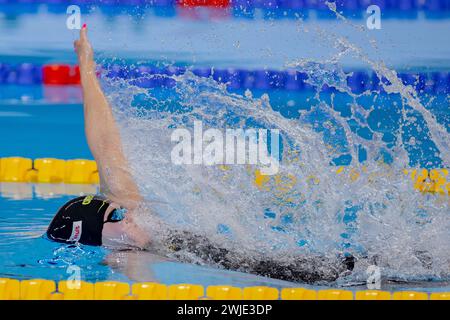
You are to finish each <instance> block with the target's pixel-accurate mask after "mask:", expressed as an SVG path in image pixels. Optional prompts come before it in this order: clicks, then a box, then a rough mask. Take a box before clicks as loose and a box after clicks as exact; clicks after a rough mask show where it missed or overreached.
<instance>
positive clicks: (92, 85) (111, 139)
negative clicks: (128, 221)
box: [75, 26, 141, 210]
mask: <svg viewBox="0 0 450 320" xmlns="http://www.w3.org/2000/svg"><path fill="white" fill-rule="evenodd" d="M75 49H76V51H77V54H78V61H79V66H80V76H81V85H82V90H83V100H84V118H85V131H86V138H87V141H88V144H89V148H90V149H91V152H92V154H93V156H94V158H95V160H96V162H97V165H98V170H99V174H100V182H101V192H102V193H104V194H105V195H106V196H107V197H108V198H109V199H110V200H112V201H114V202H117V203H118V204H120V205H121V206H123V207H125V208H127V209H129V210H132V209H134V208H135V207H136V206H137V205H138V204H139V202H140V201H141V196H140V194H139V190H138V187H137V185H136V183H135V182H134V180H133V177H132V176H131V174H130V171H129V167H128V163H127V160H126V158H125V155H124V153H123V149H122V142H121V139H120V133H119V129H118V127H117V124H116V122H115V119H114V116H113V113H112V110H111V107H110V105H109V103H108V101H107V99H106V97H105V95H104V93H103V91H102V89H101V87H100V83H99V81H98V79H97V76H96V72H95V62H94V59H93V50H92V47H91V45H90V43H89V40H88V38H87V29H86V26H83V28H82V29H81V32H80V39H79V40H77V41H75Z"/></svg>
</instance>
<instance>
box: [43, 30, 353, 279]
mask: <svg viewBox="0 0 450 320" xmlns="http://www.w3.org/2000/svg"><path fill="white" fill-rule="evenodd" d="M74 45H75V51H76V53H77V55H78V63H79V67H80V77H81V86H82V90H83V100H84V121H85V133H86V138H87V142H88V145H89V148H90V150H91V152H92V154H93V156H94V158H95V160H96V162H97V165H98V171H99V175H100V191H101V194H100V195H89V196H84V197H78V198H75V199H73V200H71V201H69V202H68V203H66V204H65V205H64V206H62V207H61V208H60V209H59V211H58V212H57V213H56V215H55V217H54V218H53V220H52V222H51V223H50V226H49V227H48V230H47V233H46V235H47V237H48V238H49V239H50V240H53V241H57V242H62V243H69V244H72V243H81V244H84V245H92V246H101V245H119V246H120V247H121V248H123V246H127V247H134V248H139V249H142V250H146V249H152V250H153V251H158V252H161V253H163V254H166V255H169V256H171V257H176V258H178V259H179V260H182V261H185V262H191V263H199V259H200V260H202V261H203V262H204V263H205V264H215V265H217V266H220V267H223V268H226V269H231V270H238V271H244V272H249V273H254V274H258V275H262V276H267V277H272V278H277V279H283V280H290V281H303V282H309V283H312V282H317V281H320V280H325V281H333V280H335V279H337V278H338V277H339V275H340V274H342V273H343V272H346V271H347V270H349V269H352V267H353V266H352V264H353V262H352V261H349V260H348V259H347V260H345V259H336V260H335V261H329V260H326V259H324V258H323V257H320V256H312V255H311V256H308V257H305V256H296V257H291V258H290V259H289V260H288V261H290V262H284V263H283V262H281V261H278V260H276V259H269V258H267V257H264V256H259V257H258V255H257V254H255V255H252V256H253V258H249V255H248V254H239V253H237V252H236V251H233V250H230V249H229V248H220V246H217V245H215V244H213V243H212V242H211V241H209V239H208V238H207V237H205V236H200V235H194V234H192V233H189V232H186V231H180V230H172V231H169V232H168V233H167V234H166V235H161V236H160V237H159V240H158V241H152V239H151V238H150V237H149V235H148V233H146V232H145V231H144V230H143V228H141V227H140V226H139V225H138V223H137V222H136V220H137V219H136V217H137V214H138V212H139V210H142V207H143V206H142V203H143V198H142V196H141V195H140V193H139V189H138V186H137V185H136V183H135V182H134V180H133V177H132V175H131V173H130V171H129V167H128V164H127V160H126V157H125V155H124V152H123V148H122V142H121V139H120V133H119V129H118V127H117V124H116V122H115V119H114V116H113V113H112V110H111V107H110V105H109V103H108V101H107V99H106V97H105V95H104V93H103V91H102V89H101V86H100V83H99V81H98V79H97V75H96V68H95V62H94V53H93V50H92V47H91V44H90V43H89V40H88V37H87V28H86V25H83V28H82V29H81V31H80V38H79V40H77V41H75V43H74ZM161 239H162V241H161ZM153 240H154V239H153ZM186 252H188V253H191V254H190V255H189V254H187V255H186V254H184V255H183V253H186ZM192 254H194V255H195V256H196V257H197V258H198V259H193V260H192V261H188V260H189V259H188V258H186V257H189V256H192ZM255 257H258V258H255ZM285 261H286V260H285Z"/></svg>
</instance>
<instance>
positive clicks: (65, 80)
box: [42, 64, 80, 85]
mask: <svg viewBox="0 0 450 320" xmlns="http://www.w3.org/2000/svg"><path fill="white" fill-rule="evenodd" d="M42 82H43V83H44V84H45V85H75V84H80V70H79V68H78V66H71V65H68V64H50V65H45V66H43V68H42Z"/></svg>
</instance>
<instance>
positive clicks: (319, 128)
mask: <svg viewBox="0 0 450 320" xmlns="http://www.w3.org/2000/svg"><path fill="white" fill-rule="evenodd" d="M49 8H50V9H49ZM49 8H45V7H41V9H40V11H35V10H34V9H33V10H30V11H27V10H22V11H21V10H13V9H11V7H8V8H6V9H5V7H4V5H3V8H2V5H0V9H2V10H0V12H2V13H3V14H2V15H0V25H1V29H0V62H6V63H12V64H14V63H22V62H31V63H36V64H44V63H50V62H64V63H76V60H75V57H74V54H73V51H72V48H71V46H72V41H73V40H74V39H75V38H76V33H75V32H74V31H69V30H67V29H65V28H64V21H65V15H64V13H61V12H60V11H58V10H60V9H58V8H56V9H54V8H52V7H49ZM103 9H104V8H103ZM55 10H56V11H55ZM19 12H20V13H19ZM119 12H120V11H119V9H114V8H112V7H108V8H107V10H103V11H102V10H100V11H98V10H97V11H95V10H94V11H92V12H90V13H89V14H86V16H85V19H86V21H87V22H88V25H89V32H90V34H91V36H92V41H93V43H94V46H95V48H96V50H97V58H98V60H99V61H100V62H105V61H108V62H109V61H115V60H118V62H121V63H125V64H128V65H130V64H133V63H141V62H145V63H151V64H157V63H162V64H163V65H166V64H169V65H170V64H178V65H188V66H190V65H194V66H202V65H205V66H215V67H229V66H231V67H243V68H249V69H252V68H275V69H278V68H285V67H286V64H287V63H288V62H292V61H297V60H298V59H309V60H312V61H316V60H317V61H326V60H327V59H328V58H329V57H330V56H332V55H333V54H334V53H335V49H336V48H334V47H333V46H330V45H329V43H328V42H327V41H328V38H326V39H325V38H318V37H317V34H316V33H314V32H312V31H311V30H314V28H322V29H323V30H327V31H328V32H329V33H330V37H333V34H332V33H335V34H337V35H339V36H345V37H347V38H348V39H349V41H351V43H353V44H356V45H359V46H361V47H363V48H366V47H368V42H367V36H368V34H367V32H362V33H361V32H357V31H355V30H354V28H353V27H352V26H349V25H348V24H344V23H340V22H339V21H338V20H336V19H332V18H328V19H325V20H317V19H314V17H313V15H312V17H308V19H306V20H305V21H306V23H305V25H304V26H303V27H305V28H307V29H309V31H305V30H304V29H302V28H300V29H298V25H297V22H296V20H295V19H275V20H271V19H263V18H261V19H258V18H255V19H243V20H242V19H241V20H240V19H236V18H233V19H223V20H222V19H218V20H217V19H216V20H212V21H210V20H208V19H198V20H195V19H191V18H186V17H184V18H183V17H180V16H179V15H175V14H173V15H158V14H155V12H154V11H150V12H149V13H145V12H144V13H142V15H141V16H139V17H140V18H134V19H133V18H131V17H130V16H129V15H127V14H119ZM256 16H258V15H256ZM355 21H356V22H355ZM363 22H364V21H363V20H361V18H359V19H356V20H352V23H363ZM411 30H414V32H411ZM448 32H450V19H448V18H446V17H445V16H444V17H441V18H440V19H423V18H420V17H419V18H414V19H411V20H407V21H402V20H397V19H389V20H386V21H384V22H383V29H382V30H381V31H373V32H371V33H369V37H370V38H373V39H375V40H376V41H377V44H378V47H377V49H373V48H372V47H369V48H370V49H368V52H367V54H368V56H369V57H370V58H376V59H377V60H378V59H379V60H382V61H384V62H385V63H386V64H387V65H388V66H389V67H391V68H393V69H395V70H397V71H401V72H432V71H448V70H450V59H449V56H450V44H449V42H448V39H447V38H448ZM418 43H420V45H418ZM5 44H7V45H5ZM324 64H326V63H324ZM340 68H344V69H346V70H354V69H361V68H367V65H366V63H365V62H364V61H362V60H361V59H356V58H354V57H353V56H351V55H349V56H346V57H345V58H343V59H342V60H341V61H339V67H338V69H340ZM183 81H184V80H181V82H183ZM117 88H118V87H117V86H114V84H113V85H112V89H113V90H111V88H110V91H109V92H108V93H109V94H113V93H114V90H116V89H117ZM209 89H211V92H213V90H215V89H216V88H209ZM130 90H131V89H130V88H125V90H124V94H126V95H128V94H130ZM158 90H159V89H155V90H153V91H152V95H153V96H156V97H161V96H164V93H163V92H159V91H158ZM214 92H215V91H214ZM233 93H236V94H238V95H239V96H241V97H242V96H243V95H244V94H245V92H244V91H243V90H241V91H233ZM265 93H267V94H268V96H269V99H270V105H271V108H272V109H273V110H274V111H275V112H277V113H278V112H279V114H281V116H282V117H283V118H286V119H290V120H298V121H299V123H302V125H303V124H305V125H306V124H308V125H312V126H313V127H314V128H315V132H319V133H323V134H324V140H323V141H321V144H324V143H327V144H329V145H331V146H332V147H334V148H337V149H338V150H339V152H337V153H339V156H337V155H336V157H334V158H333V159H332V160H333V161H332V162H333V164H332V165H331V166H330V167H327V168H335V167H334V165H347V164H349V163H350V162H351V160H352V158H351V157H350V155H349V152H347V151H348V150H347V149H348V145H349V142H348V141H347V139H346V138H345V132H344V131H343V130H341V131H339V129H338V130H337V132H331V131H332V130H331V129H330V128H329V127H327V126H325V124H326V123H328V120H330V121H331V122H332V120H333V119H334V118H338V117H331V116H330V114H329V113H328V112H326V110H325V111H324V109H322V108H316V106H317V105H318V104H319V101H320V102H323V103H325V104H326V105H327V106H329V105H331V100H333V103H334V104H333V105H334V110H335V111H336V113H337V114H338V115H339V117H342V119H345V122H347V123H348V126H349V128H350V130H351V132H352V135H353V136H354V137H359V138H361V139H362V140H361V141H362V143H361V147H360V148H358V152H357V157H358V159H357V161H356V162H357V163H362V164H364V163H366V157H367V153H368V150H366V149H365V146H367V145H369V146H370V143H369V142H370V141H372V136H373V135H375V134H380V135H381V137H382V141H383V143H384V144H385V146H386V152H385V153H380V154H381V156H382V157H383V160H384V161H385V162H387V163H390V162H394V163H395V157H396V156H397V154H396V149H395V148H394V147H395V145H396V142H397V141H398V139H399V138H400V137H401V139H402V140H403V145H404V146H405V149H406V151H407V153H408V156H409V158H408V162H407V163H405V166H407V167H414V168H415V167H421V168H440V167H448V163H445V162H443V160H442V157H441V156H440V155H439V152H437V147H436V144H435V142H434V141H433V140H432V139H430V137H429V135H428V131H427V130H428V129H427V126H426V125H425V120H424V117H423V115H422V114H421V113H420V112H418V111H417V110H415V111H414V110H412V108H410V107H408V106H406V107H405V109H406V110H407V111H408V113H410V115H409V116H413V117H414V118H416V120H417V122H414V123H413V124H411V123H409V122H407V121H405V120H404V119H403V120H402V115H403V113H402V112H404V111H405V109H402V108H401V105H402V98H401V96H400V95H399V94H387V93H378V94H377V98H376V100H374V97H373V96H370V97H367V96H363V97H359V98H357V103H358V104H359V105H360V106H362V110H359V111H361V113H360V114H358V115H357V116H356V117H355V115H354V114H353V109H352V102H353V101H352V99H349V96H348V95H347V94H344V93H334V94H333V95H332V94H331V93H330V92H327V91H321V92H320V95H319V97H317V96H316V92H315V91H312V90H310V91H302V92H288V91H284V90H271V91H269V92H266V91H264V90H263V91H258V90H253V92H252V94H253V97H255V98H260V97H262V96H263V95H264V94H265ZM180 96H181V98H180ZM419 96H420V99H421V102H422V103H423V105H425V106H426V109H427V110H430V111H431V113H432V114H433V115H434V116H435V117H436V120H437V122H438V123H439V124H440V125H441V126H442V127H443V128H444V129H445V130H446V132H447V134H448V132H449V131H450V112H449V98H448V92H446V93H445V92H444V93H441V94H435V93H431V94H430V93H419ZM174 97H175V99H174V101H172V102H171V103H173V104H174V105H176V103H177V102H179V100H178V101H177V100H176V99H183V96H182V95H180V94H178V95H177V94H175V95H174ZM166 98H167V97H164V99H166ZM184 98H188V99H191V100H195V98H192V97H191V96H187V97H186V96H184ZM219 98H228V96H226V95H223V94H222V95H220V97H219ZM80 99H81V93H80V89H79V88H77V87H70V86H69V87H44V86H14V85H0V157H8V156H22V157H29V158H33V159H34V158H41V157H55V158H62V159H73V158H86V159H93V157H92V155H91V153H90V151H89V149H88V147H87V143H86V139H85V137H84V128H83V113H82V111H83V110H82V105H81V100H80ZM206 101H207V102H208V99H206ZM218 101H219V102H220V103H223V102H222V100H218ZM225 101H226V100H225ZM374 101H376V103H374ZM194 102H195V101H194ZM138 104H139V105H140V106H141V107H143V108H144V109H146V110H150V109H152V107H153V106H152V105H151V104H149V103H147V102H145V99H144V101H138ZM243 104H244V106H243V108H244V107H247V101H245V102H243ZM131 106H132V104H130V105H129V106H128V107H131ZM164 107H167V105H164ZM125 109H126V108H125ZM364 111H367V115H366V116H364ZM305 112H306V113H305ZM304 114H306V116H304ZM358 116H359V117H363V118H364V120H365V121H355V118H356V119H357V120H359V118H358ZM249 117H250V115H249ZM127 124H129V123H127V122H126V123H125V124H123V126H124V127H126V125H127ZM134 125H135V126H136V128H141V129H145V128H142V127H139V126H142V125H143V124H142V123H141V122H139V121H137V122H136V123H134ZM400 129H401V131H402V132H401V134H399V132H400ZM136 130H138V129H136ZM140 132H141V135H140V136H139V137H137V138H136V140H139V142H142V141H141V140H145V135H146V134H150V133H151V132H147V131H145V130H142V131H140ZM152 138H153V137H152ZM144 146H145V144H144ZM138 147H142V145H139V146H138ZM367 149H369V147H368V148H367ZM138 150H139V151H140V152H142V151H141V150H140V149H138ZM369 151H370V150H369ZM149 153H150V151H148V150H145V151H144V152H142V154H143V155H144V156H145V155H148V154H149ZM134 160H136V159H134ZM354 160H355V159H354ZM149 163H150V164H151V161H150V160H149ZM327 165H328V164H327ZM352 165H355V161H354V162H352ZM144 168H147V167H144ZM144 173H145V172H144ZM161 185H164V184H163V181H161ZM363 187H365V186H363ZM383 187H385V188H386V189H387V190H388V191H387V192H386V194H388V195H390V192H389V191H390V190H391V189H390V188H392V186H390V185H388V184H386V185H383ZM361 189H363V188H361ZM96 191H97V189H96V186H76V185H74V186H61V185H43V184H40V185H39V184H36V185H32V184H12V183H1V184H0V277H11V278H18V279H28V278H46V279H55V280H61V279H67V278H68V277H69V276H70V270H71V269H70V268H69V266H77V267H79V268H81V275H82V278H83V280H87V281H101V280H106V279H108V280H121V281H129V282H131V281H157V282H162V283H166V284H172V283H181V282H187V283H200V284H203V285H214V284H231V285H236V286H250V285H272V286H276V287H287V286H295V285H298V284H295V283H291V282H283V281H277V280H272V279H268V278H262V277H257V276H252V275H248V274H243V273H237V272H230V271H224V270H218V269H216V268H213V267H208V266H195V265H191V264H183V263H179V262H176V261H172V260H169V259H167V258H164V257H160V256H155V255H152V254H151V253H144V252H133V251H123V252H115V251H111V250H107V249H105V248H92V247H87V246H61V245H59V244H55V243H52V242H49V241H48V240H46V239H45V238H43V237H42V234H43V233H44V232H45V230H46V226H47V225H48V223H49V221H50V220H51V218H52V217H53V214H54V212H55V211H56V210H57V209H58V208H59V207H60V206H61V205H62V204H63V203H65V202H66V201H67V200H69V199H70V198H71V197H73V196H75V195H79V194H81V193H93V192H94V193H95V192H96ZM349 192H350V191H349ZM351 192H355V194H356V191H355V190H351ZM330 194H331V193H330ZM232 195H233V194H232ZM234 195H235V194H234ZM313 195H314V194H313ZM335 195H336V194H333V196H335ZM330 198H331V197H330ZM350 198H351V200H352V201H354V202H357V200H358V199H356V196H354V197H352V196H351V195H350ZM240 200H242V199H240ZM322 200H323V199H322ZM414 200H416V198H414ZM180 201H181V200H180ZM352 201H350V202H349V201H347V202H344V203H345V208H344V210H343V211H344V212H343V213H342V212H341V215H342V216H343V218H342V217H341V220H344V221H346V222H345V223H346V224H347V227H346V232H347V233H345V232H344V233H342V234H341V236H342V238H344V239H346V237H347V238H349V237H350V236H349V235H348V234H351V233H352V232H353V231H352V228H353V227H354V225H353V222H354V221H355V220H358V218H356V216H357V215H358V211H359V209H358V208H359V207H358V205H354V204H353V203H352ZM419 201H422V202H423V203H426V204H430V207H431V208H435V207H433V206H434V204H435V202H436V203H437V204H436V211H433V210H431V211H429V212H425V213H424V214H423V216H425V218H424V219H422V220H420V219H419V218H418V216H419V214H418V215H417V216H413V217H409V216H407V217H406V218H405V221H406V224H405V225H401V227H402V228H403V230H400V231H397V232H400V234H398V233H393V234H387V235H388V236H390V237H391V238H389V239H388V240H386V239H380V241H385V242H381V245H380V246H381V247H382V246H383V245H389V246H392V247H397V246H401V245H402V244H403V246H408V245H412V244H415V243H420V241H416V240H415V239H414V237H413V236H411V235H414V230H416V229H414V227H415V226H416V225H418V224H419V223H422V222H423V220H426V219H427V218H429V217H432V218H447V219H446V220H445V219H444V220H443V221H444V222H447V223H448V221H449V220H448V218H449V217H448V199H447V200H445V199H444V200H442V199H441V198H438V197H434V196H430V195H425V196H423V198H420V199H419ZM180 203H182V202H180ZM317 204H320V203H319V201H318V202H317ZM382 204H384V203H382ZM243 205H245V203H243ZM373 205H374V206H376V205H380V203H374V204H373ZM286 207H287V206H286ZM286 207H282V210H280V211H281V214H280V212H277V213H273V212H272V211H270V210H267V211H266V212H265V213H266V218H267V219H266V220H270V219H274V220H276V221H275V222H276V223H278V222H279V221H278V220H277V219H276V217H277V216H278V215H279V216H282V217H284V220H283V219H282V220H281V222H282V223H284V224H285V225H281V226H280V225H277V224H270V226H271V228H272V230H275V232H277V231H276V230H284V229H283V228H286V225H289V221H288V220H289V219H288V218H286V217H289V215H287V214H285V213H286V212H285V211H283V210H286V211H288V209H287V208H286ZM333 209H336V207H333ZM427 209H429V208H427ZM446 209H447V216H445V210H446ZM298 210H299V211H300V210H303V209H298ZM274 211H276V210H274ZM399 212H400V211H399ZM442 212H444V214H443V213H442ZM283 214H284V215H283ZM256 215H258V216H260V217H263V215H264V213H263V212H262V211H261V213H256ZM385 215H389V212H387V213H385ZM399 215H400V216H401V214H400V213H399ZM406 215H407V214H406ZM337 216H339V215H338V214H337ZM423 216H421V217H422V218H423ZM376 218H378V219H380V220H381V221H382V223H384V224H385V227H386V229H389V228H392V224H395V222H396V220H388V219H386V220H383V219H384V217H383V216H377V217H376ZM409 218H411V221H409V220H408V219H409ZM392 221H394V223H392ZM408 221H409V223H408ZM438 221H439V220H438ZM441 221H442V220H441ZM225 222H226V221H225ZM286 222H287V223H286ZM400 222H404V221H403V220H402V221H400ZM337 224H338V222H336V225H337ZM435 224H438V223H436V222H435ZM428 225H432V226H434V228H436V226H435V225H433V224H428ZM313 227H315V225H312V227H311V229H313ZM425 227H426V226H425ZM409 228H411V230H412V231H410V230H409ZM286 229H288V228H286ZM437 229H438V230H437V232H441V231H442V230H441V229H439V228H437ZM323 230H324V229H323ZM430 230H432V231H433V230H434V229H433V228H431V229H430ZM313 231H314V230H313ZM313 231H311V234H314V233H313ZM366 231H368V232H370V231H371V230H370V229H368V230H366ZM401 231H405V234H406V236H405V237H402V234H401ZM406 231H409V233H407V232H406ZM283 232H284V231H283ZM322 232H323V233H326V231H322ZM336 232H337V231H336ZM437 234H438V233H437ZM368 236H373V234H368ZM382 236H386V235H385V234H382ZM425 236H427V241H437V240H436V239H434V238H433V234H425ZM361 237H364V234H363V235H362V236H361ZM409 237H411V238H412V239H410V238H409ZM280 238H281V235H280ZM358 239H359V240H361V238H358ZM296 240H298V239H297V238H296ZM313 240H314V239H308V238H306V240H305V239H301V241H299V243H300V244H301V245H302V246H303V245H304V244H305V243H308V241H310V242H313ZM354 241H355V243H354V244H353V245H355V247H356V244H357V242H358V241H357V240H356V239H355V240H354ZM402 241H403V242H402ZM438 241H440V242H439V246H440V247H441V249H442V250H440V251H437V252H433V254H435V255H436V257H435V258H437V260H443V259H447V258H448V257H445V256H443V255H442V252H445V251H447V253H448V252H449V250H450V239H448V237H445V236H444V237H443V238H442V239H438ZM318 242H320V239H319V241H318ZM338 242H339V246H341V245H342V243H341V242H342V239H341V238H339V241H338ZM344 242H345V241H344ZM349 242H351V241H350V240H349ZM424 242H425V241H424ZM430 243H431V242H430ZM388 249H389V248H388V247H386V251H388ZM446 249H447V250H446ZM405 251H406V250H405ZM393 252H395V251H393ZM447 256H448V255H447ZM393 260H395V259H393ZM391 263H392V261H391ZM402 263H403V261H400V262H399V263H398V265H395V261H394V263H393V265H394V267H393V268H394V270H402ZM405 264H406V262H405ZM395 268H397V269H395ZM402 271H403V270H402ZM421 271H422V270H421ZM439 271H442V270H438V272H437V273H439ZM442 274H443V276H441V277H439V276H436V272H434V273H432V274H431V275H428V274H427V273H426V272H425V273H423V272H417V273H414V272H413V273H412V274H408V275H407V276H404V277H403V276H402V275H401V274H399V275H398V277H397V279H396V280H397V281H400V282H399V283H392V282H391V283H383V288H385V289H396V290H397V289H402V288H409V289H415V290H426V291H430V290H449V288H450V286H449V283H448V280H449V278H448V274H449V273H448V269H447V270H444V271H442ZM393 278H395V277H393ZM363 283H364V281H361V279H360V278H356V279H350V280H348V279H347V280H346V279H344V280H343V281H341V282H338V283H332V284H329V285H333V286H336V285H345V286H353V288H355V289H356V288H361V287H362V284H363Z"/></svg>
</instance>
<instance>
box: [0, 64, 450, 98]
mask: <svg viewBox="0 0 450 320" xmlns="http://www.w3.org/2000/svg"><path fill="white" fill-rule="evenodd" d="M186 70H189V71H191V72H192V73H193V74H195V75H197V76H199V77H205V78H208V77H212V78H213V79H214V80H216V81H217V82H220V83H226V84H227V86H228V88H229V89H235V90H239V89H243V90H245V89H256V90H287V91H307V90H311V89H312V87H311V85H310V84H309V83H308V82H307V79H308V75H307V74H306V73H303V72H299V71H297V70H266V69H255V70H248V69H242V68H212V67H196V68H189V69H186V68H185V67H180V66H168V67H165V68H158V67H155V66H149V65H139V66H135V67H130V66H126V65H118V64H112V65H105V66H103V67H101V69H99V71H98V73H99V74H100V72H102V74H104V75H105V76H106V77H108V78H117V79H126V80H130V83H131V84H133V85H136V86H139V87H142V88H157V87H173V86H174V84H175V82H174V80H173V79H172V78H170V77H171V76H174V75H175V76H176V75H181V74H183V73H185V72H186ZM399 77H400V79H401V80H402V81H403V83H404V84H405V85H411V86H413V87H414V88H415V89H416V90H417V91H418V92H424V93H432V94H450V72H430V73H399ZM382 83H385V84H389V81H388V80H387V79H385V78H382V79H381V80H380V79H379V78H378V77H377V75H376V74H375V73H373V72H366V71H353V73H352V74H351V75H349V76H348V77H347V84H348V86H349V88H350V89H351V91H352V92H353V93H356V94H360V93H362V92H364V91H367V90H373V91H383V87H382ZM79 84H80V71H79V68H78V66H76V65H69V64H45V65H36V64H32V63H21V64H16V65H12V64H5V63H0V85H44V86H69V85H79ZM322 90H323V91H330V92H333V91H335V89H334V88H328V87H327V86H324V88H322Z"/></svg>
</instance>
